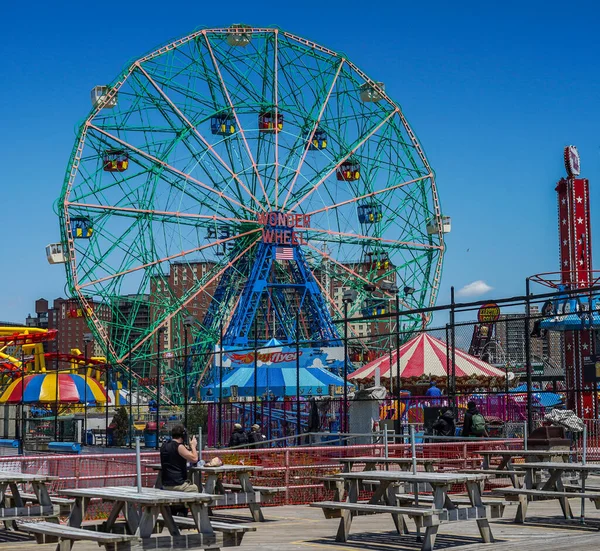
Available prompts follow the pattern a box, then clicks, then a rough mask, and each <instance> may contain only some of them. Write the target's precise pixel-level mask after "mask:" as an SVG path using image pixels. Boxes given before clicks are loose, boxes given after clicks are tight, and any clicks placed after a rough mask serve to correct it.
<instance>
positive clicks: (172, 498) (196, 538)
mask: <svg viewBox="0 0 600 551" xmlns="http://www.w3.org/2000/svg"><path fill="white" fill-rule="evenodd" d="M62 493H64V494H65V495H67V496H70V497H73V498H75V504H74V506H73V510H72V512H71V515H70V517H69V526H70V527H73V528H81V524H82V522H83V519H84V517H85V511H86V508H87V506H88V504H89V502H90V500H91V499H101V500H102V501H108V502H112V503H114V505H113V507H112V509H111V512H110V514H109V516H108V519H107V520H106V522H105V524H104V527H103V528H104V531H105V532H108V533H111V532H114V531H115V530H114V528H115V523H116V521H117V518H118V517H119V514H120V513H121V512H123V515H124V517H125V522H126V525H127V530H128V532H129V533H130V534H134V535H135V536H137V537H138V538H140V539H141V540H142V542H143V545H142V547H143V548H144V549H146V548H152V549H161V548H166V549H171V548H178V546H181V548H190V549H193V548H205V547H220V546H223V541H222V537H220V534H215V531H214V530H213V527H212V525H211V522H210V518H209V516H208V508H209V505H210V503H211V502H212V501H213V499H214V496H212V495H210V494H205V493H195V492H174V491H168V490H159V489H157V488H142V491H141V492H139V491H138V489H137V487H135V486H113V487H104V488H78V489H73V490H63V491H62ZM173 505H184V506H187V507H189V509H190V511H191V515H192V518H193V520H194V523H195V526H196V529H197V530H198V534H190V535H186V536H185V538H182V537H181V532H180V530H179V527H178V525H177V524H176V522H175V520H174V519H173V515H172V514H171V506H173ZM159 516H162V519H161V520H162V522H163V523H164V525H165V526H166V528H167V529H168V530H169V533H170V537H166V538H165V536H160V537H157V538H152V534H153V532H154V531H155V529H156V526H157V523H158V521H159Z"/></svg>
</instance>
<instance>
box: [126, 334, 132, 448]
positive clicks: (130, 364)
mask: <svg viewBox="0 0 600 551" xmlns="http://www.w3.org/2000/svg"><path fill="white" fill-rule="evenodd" d="M132 340H133V339H132V337H131V334H129V339H127V342H128V344H129V350H128V354H127V362H128V364H129V369H128V371H129V381H128V383H127V386H128V390H129V392H128V393H127V396H128V397H129V447H130V448H131V447H132V446H133V361H132V359H131V344H132V342H131V341H132Z"/></svg>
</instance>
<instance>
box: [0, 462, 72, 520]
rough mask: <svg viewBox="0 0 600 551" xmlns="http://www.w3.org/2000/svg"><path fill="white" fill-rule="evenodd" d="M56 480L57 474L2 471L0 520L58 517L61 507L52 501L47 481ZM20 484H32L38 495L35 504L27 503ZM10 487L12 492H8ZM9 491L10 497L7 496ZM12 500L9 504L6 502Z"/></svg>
mask: <svg viewBox="0 0 600 551" xmlns="http://www.w3.org/2000/svg"><path fill="white" fill-rule="evenodd" d="M52 480H56V477H55V476H48V475H44V474H29V473H15V472H10V471H0V504H2V507H0V521H4V522H5V523H6V522H7V521H13V520H22V519H23V518H24V517H32V518H56V522H58V515H59V513H60V508H59V506H58V505H55V504H53V503H52V500H51V499H50V494H49V493H48V488H47V487H46V482H49V481H52ZM20 484H30V485H31V487H32V488H33V492H34V495H35V496H36V504H35V505H25V503H26V501H25V500H24V499H23V497H22V496H21V489H20V488H19V485H20ZM8 489H10V492H8ZM7 493H8V496H10V497H8V496H7ZM8 500H10V502H9V506H8V507H7V506H6V502H7V501H8Z"/></svg>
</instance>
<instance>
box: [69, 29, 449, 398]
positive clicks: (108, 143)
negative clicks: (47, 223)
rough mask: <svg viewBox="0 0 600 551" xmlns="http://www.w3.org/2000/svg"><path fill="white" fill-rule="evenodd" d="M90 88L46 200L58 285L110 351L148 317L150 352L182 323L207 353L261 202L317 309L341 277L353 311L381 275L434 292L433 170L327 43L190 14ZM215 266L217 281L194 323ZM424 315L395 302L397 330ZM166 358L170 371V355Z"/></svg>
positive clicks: (175, 370) (142, 344)
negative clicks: (180, 31) (194, 20)
mask: <svg viewBox="0 0 600 551" xmlns="http://www.w3.org/2000/svg"><path fill="white" fill-rule="evenodd" d="M94 93H95V96H93V101H94V107H93V109H92V110H91V112H90V113H89V115H88V117H87V118H86V120H85V121H84V122H83V123H82V124H81V126H80V129H79V133H78V136H77V139H76V142H75V146H74V149H73V152H72V155H71V158H70V161H69V166H68V170H67V174H66V178H65V182H64V185H63V189H62V192H61V196H60V198H59V201H58V214H59V217H60V224H61V241H62V245H63V251H64V254H65V265H66V273H67V281H68V287H69V290H70V292H71V293H72V295H73V296H76V297H77V298H78V299H79V301H80V302H81V303H82V306H83V310H84V311H85V312H86V313H87V316H88V322H89V325H90V327H91V329H92V331H93V332H94V334H95V335H96V337H97V338H98V339H99V340H101V341H102V342H103V343H104V344H105V349H106V350H107V357H108V358H109V360H110V361H111V362H115V363H117V364H119V365H120V366H122V367H123V368H124V369H126V368H128V367H129V366H131V365H133V366H134V367H136V366H137V368H136V373H137V374H138V375H139V374H140V373H143V372H144V369H146V373H147V372H148V371H149V370H150V368H149V366H150V365H151V364H152V362H153V361H154V356H155V352H156V339H157V334H158V330H159V328H161V327H167V328H168V331H167V332H168V336H167V337H165V339H164V341H162V342H161V348H162V349H163V351H164V352H165V354H167V355H168V356H167V358H177V357H180V356H181V355H182V354H183V350H184V347H185V346H186V343H185V342H184V340H185V339H187V338H188V328H189V331H190V334H189V343H190V344H191V343H192V342H193V343H195V344H194V345H195V347H196V351H200V352H207V353H208V352H209V351H211V350H212V349H213V347H214V344H215V343H216V342H217V340H218V338H219V322H220V320H223V319H225V323H227V320H228V319H230V316H231V313H232V311H233V310H234V309H235V305H236V297H237V296H239V293H240V292H241V289H242V288H243V285H244V284H245V281H246V280H247V278H248V274H249V269H250V268H249V267H250V266H251V264H252V259H253V254H255V251H256V245H257V243H258V241H259V239H260V236H261V232H262V229H263V226H262V224H261V223H259V220H260V217H261V215H264V214H265V213H269V212H282V213H286V214H294V215H297V214H299V215H302V216H306V217H308V219H310V224H309V226H308V227H306V228H303V244H302V245H301V246H302V247H303V250H304V254H305V256H306V259H307V262H308V263H309V265H310V268H311V270H312V272H313V274H314V276H315V279H316V281H317V283H318V285H319V286H320V287H321V289H322V291H323V295H324V296H325V298H326V300H327V302H328V305H329V307H330V311H331V315H332V316H333V317H334V318H340V317H342V309H341V304H340V301H339V300H337V299H336V298H335V293H336V290H337V292H341V290H343V289H346V288H351V289H354V290H356V292H357V300H356V301H355V302H354V304H352V305H351V306H350V310H349V313H350V315H353V316H360V315H362V314H364V313H365V312H370V311H371V310H373V313H376V312H377V308H378V307H380V305H381V304H383V303H385V301H389V300H390V299H392V298H393V295H394V293H395V292H397V291H395V290H394V288H398V287H399V288H400V289H410V290H411V292H410V293H404V294H403V295H402V298H401V302H402V305H403V307H404V308H406V309H417V308H423V307H427V306H433V305H434V304H435V301H436V297H437V292H438V288H439V283H440V277H441V270H442V262H443V256H444V235H443V234H444V219H443V217H442V215H441V210H440V202H439V198H438V193H437V187H436V183H435V176H434V173H433V171H432V169H431V167H430V165H429V163H428V161H427V158H426V157H425V154H424V152H423V149H422V147H421V145H420V144H419V142H418V140H417V138H416V136H415V134H414V132H413V131H412V129H411V128H410V126H409V124H408V122H407V121H406V118H405V117H404V114H403V112H402V110H401V108H400V106H399V105H398V104H397V103H395V102H394V101H393V100H392V99H390V98H389V97H388V95H387V94H386V93H385V89H384V86H383V84H382V83H380V82H376V81H374V80H372V79H371V78H369V77H368V76H367V75H366V74H365V73H364V72H362V71H361V70H360V69H359V68H358V67H356V66H355V65H354V64H353V63H352V62H351V61H350V60H349V59H348V58H347V57H346V56H344V55H343V54H341V53H338V52H334V51H332V50H329V49H327V48H324V47H322V46H320V45H318V44H316V43H314V42H312V41H310V40H306V39H304V38H301V37H299V36H296V35H294V34H291V33H288V32H286V31H283V30H280V29H278V28H254V27H248V26H244V25H233V26H232V27H229V28H215V29H201V30H198V31H196V32H194V33H192V34H190V35H188V36H186V37H183V38H181V39H178V40H176V41H174V42H170V43H168V44H166V45H164V46H162V47H161V48H159V49H157V50H156V51H154V52H152V53H149V54H147V55H145V56H143V57H141V58H140V59H138V60H137V61H135V62H134V63H132V64H131V65H129V66H128V67H127V68H126V69H125V70H124V71H123V72H122V73H121V74H120V75H119V76H118V77H117V78H116V79H115V81H113V82H112V83H111V84H110V85H108V86H104V87H97V88H96V89H95V91H94ZM174 263H175V264H176V266H178V267H179V268H175V269H174V270H173V271H174V273H175V275H174V276H173V275H172V274H171V275H169V274H170V273H171V271H172V270H171V267H172V265H173V264H174ZM199 266H202V268H201V270H200V268H199ZM228 268H229V270H228ZM178 269H179V271H178ZM227 270H228V271H227ZM277 270H279V272H280V273H279V275H278V276H277V277H286V276H285V269H284V267H278V268H277ZM226 272H227V274H228V275H227V277H230V278H231V289H232V290H233V291H232V292H231V293H229V296H228V297H227V298H226V299H222V301H221V302H219V303H218V304H217V308H216V309H215V312H216V313H217V314H218V315H217V316H213V317H212V320H211V321H210V323H207V324H205V323H204V312H205V311H206V308H207V302H206V301H208V302H210V301H215V300H220V299H219V297H216V298H215V297H214V293H215V287H216V284H217V282H218V281H219V279H220V278H221V277H222V276H223V274H225V273H226ZM177 274H179V278H181V279H183V278H184V277H185V279H186V282H185V285H183V284H182V283H181V282H180V283H179V284H177V285H179V286H180V287H178V290H176V289H173V280H172V279H171V280H170V279H169V277H171V278H172V277H177ZM234 291H235V292H234ZM202 300H204V301H205V302H204V303H203V304H200V302H201V301H202ZM94 304H100V305H102V308H98V307H96V308H94ZM213 306H214V304H213ZM144 309H146V310H144ZM143 311H147V312H148V316H149V318H150V319H149V322H148V323H142V322H141V320H140V316H141V312H143ZM107 312H108V314H107ZM290 315H293V314H292V313H290ZM191 318H193V320H194V321H193V323H190V322H189V320H190V319H191ZM186 320H187V321H186ZM184 322H186V323H185V326H184ZM427 322H428V320H427V319H423V317H421V316H407V317H406V319H404V318H403V325H404V326H406V328H407V329H408V330H410V329H415V328H417V327H419V326H421V325H423V324H424V323H427ZM184 327H185V329H184ZM350 331H351V333H352V332H354V333H355V334H356V331H355V330H354V328H353V327H352V324H351V329H350ZM161 338H162V337H161ZM305 338H309V336H308V335H305ZM168 367H169V370H168V372H169V378H170V380H172V381H173V382H174V384H175V383H176V382H177V381H178V380H179V379H180V378H181V373H182V370H183V369H184V368H183V362H181V361H179V362H178V361H176V360H169V366H168ZM205 367H206V365H204V364H203V363H202V362H199V363H198V365H195V367H194V368H193V369H194V375H195V376H197V375H198V374H199V373H201V372H203V371H204V370H205ZM176 386H177V384H176ZM177 388H178V389H180V385H179V386H177ZM177 392H179V390H178V391H176V392H174V395H175V394H177Z"/></svg>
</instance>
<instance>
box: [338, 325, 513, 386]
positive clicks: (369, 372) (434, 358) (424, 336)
mask: <svg viewBox="0 0 600 551" xmlns="http://www.w3.org/2000/svg"><path fill="white" fill-rule="evenodd" d="M448 356H449V354H448V348H447V346H446V343H445V342H443V341H441V340H439V339H436V338H435V337H432V336H431V335H429V334H428V333H420V334H419V335H417V336H416V337H414V338H413V339H411V340H409V341H408V342H407V343H405V344H403V345H402V346H401V347H400V376H401V377H402V378H405V379H408V378H410V377H422V376H423V375H425V376H426V377H427V376H429V377H447V376H448V371H449V366H448V360H447V358H448ZM455 358H456V376H457V377H477V376H485V377H504V372H503V371H502V370H500V369H498V368H496V367H494V366H493V365H490V364H488V363H486V362H484V361H482V360H480V359H479V358H476V357H475V356H470V355H469V354H467V353H465V352H463V351H462V350H459V349H458V348H457V349H456V351H455ZM391 364H392V376H393V377H395V376H396V365H397V364H396V350H395V349H394V350H393V351H392V354H391ZM377 368H379V376H380V377H381V378H382V379H389V378H390V354H385V355H384V356H381V357H380V358H377V359H376V360H373V361H372V362H369V363H368V364H366V365H363V366H362V367H360V368H358V369H357V370H356V371H354V372H353V373H351V374H350V375H349V376H348V378H349V379H353V380H357V381H360V380H365V379H373V378H375V370H376V369H377ZM450 371H451V369H450Z"/></svg>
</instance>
